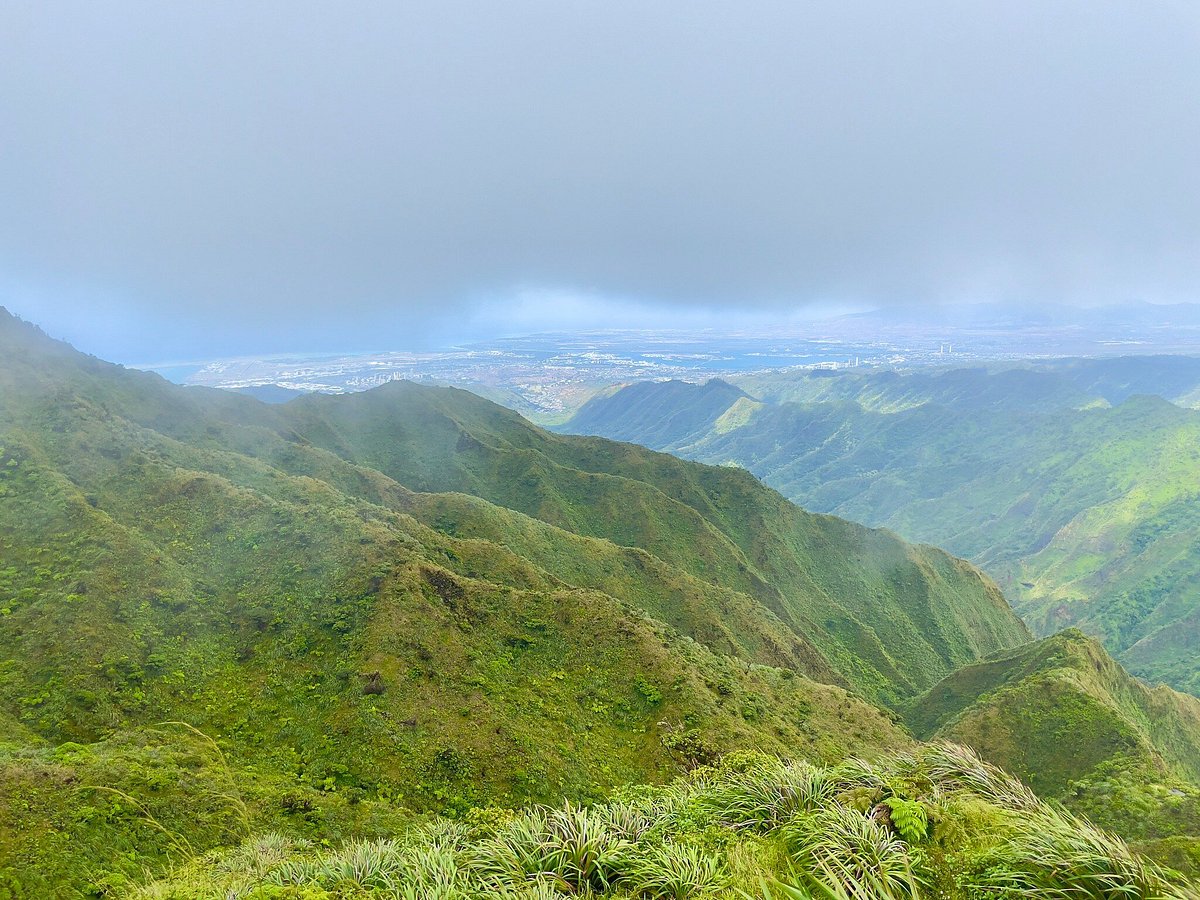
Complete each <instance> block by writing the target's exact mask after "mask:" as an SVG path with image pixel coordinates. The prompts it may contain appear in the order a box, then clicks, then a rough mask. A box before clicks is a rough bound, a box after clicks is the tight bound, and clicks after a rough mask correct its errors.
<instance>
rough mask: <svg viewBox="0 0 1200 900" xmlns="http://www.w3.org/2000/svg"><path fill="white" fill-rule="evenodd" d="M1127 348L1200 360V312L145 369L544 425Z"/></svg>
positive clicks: (1084, 314) (521, 342) (273, 394)
mask: <svg viewBox="0 0 1200 900" xmlns="http://www.w3.org/2000/svg"><path fill="white" fill-rule="evenodd" d="M1135 353H1136V354H1145V353H1177V354H1178V353H1183V354H1200V306H1197V305H1193V304H1179V305H1175V306H1155V305H1151V304H1133V305H1128V306H1121V307H1107V308H1098V309H1070V308H1061V307H1059V308H1051V309H1048V310H1043V311H1038V312H1036V313H1029V312H1025V313H1015V312H1014V311H1013V310H1012V309H1011V308H999V307H989V306H977V307H961V308H957V309H954V310H952V311H951V312H949V313H947V312H946V311H938V312H931V311H929V310H921V309H916V310H914V309H890V310H882V311H878V312H874V313H866V314H858V315H847V316H839V317H835V318H830V319H826V320H822V321H817V322H807V323H804V324H789V325H786V326H781V327H778V328H764V327H758V328H754V329H746V330H731V331H720V330H716V329H711V330H691V331H685V330H679V331H663V330H657V331H643V330H621V329H613V330H608V331H592V332H580V333H546V334H533V335H527V336H522V337H511V338H504V339H498V340H493V341H489V342H487V343H476V344H465V345H462V346H457V347H449V348H446V349H444V350H441V351H436V352H404V351H379V352H362V353H349V354H345V353H343V354H337V353H330V354H321V355H283V356H281V355H273V356H264V357H261V358H255V357H244V358H238V359H223V360H214V361H212V362H208V363H197V364H192V365H187V366H161V367H153V369H154V370H155V371H158V372H160V373H161V374H163V375H164V376H166V377H168V378H171V379H172V380H175V381H180V382H182V383H186V384H195V385H205V386H208V387H217V388H225V389H229V390H239V391H244V392H247V393H251V394H254V395H256V396H259V397H260V398H261V399H265V400H269V401H283V400H287V399H289V398H291V397H292V396H295V395H297V394H299V393H307V392H314V391H315V392H323V393H347V392H351V391H362V390H367V389H369V388H373V387H377V386H379V385H381V384H384V383H386V382H388V381H395V380H400V379H406V380H412V381H419V382H425V383H433V384H445V385H455V386H459V387H464V388H468V389H470V390H473V391H475V392H476V393H480V394H482V395H484V396H487V397H489V398H490V399H493V400H496V401H497V402H500V403H503V404H505V405H507V406H510V407H512V408H514V409H517V410H519V411H521V412H522V413H524V414H526V415H528V416H530V417H531V418H534V419H535V420H538V421H541V422H544V423H545V422H555V421H560V420H562V419H564V418H565V417H567V416H568V415H570V413H571V412H573V411H574V410H575V409H576V408H578V407H579V406H580V405H581V404H582V403H583V402H584V401H586V400H587V399H588V397H590V396H592V395H593V394H594V393H595V392H596V391H597V390H600V389H602V388H604V387H607V386H610V385H614V384H622V383H627V382H630V381H640V380H653V379H668V378H679V379H684V380H688V381H698V380H704V379H707V378H711V377H720V376H732V375H738V374H746V373H751V372H761V371H769V370H780V369H789V368H823V369H847V368H854V367H860V368H861V367H888V368H907V367H915V366H930V365H967V364H979V363H982V362H1003V361H1013V360H1021V359H1043V358H1048V357H1061V356H1113V355H1125V354H1135Z"/></svg>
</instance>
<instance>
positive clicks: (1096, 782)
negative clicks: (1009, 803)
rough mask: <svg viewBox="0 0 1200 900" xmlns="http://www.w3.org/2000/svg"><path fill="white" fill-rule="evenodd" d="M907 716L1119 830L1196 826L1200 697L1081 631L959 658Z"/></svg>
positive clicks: (1176, 832)
mask: <svg viewBox="0 0 1200 900" xmlns="http://www.w3.org/2000/svg"><path fill="white" fill-rule="evenodd" d="M906 718H907V721H908V723H909V724H910V726H911V727H912V728H913V731H914V732H915V733H916V734H917V735H918V736H919V737H921V738H923V739H926V740H930V739H935V740H949V741H955V742H958V743H962V744H966V745H968V746H971V747H973V748H974V749H976V750H977V751H978V752H979V753H980V754H982V755H983V756H984V757H985V758H987V759H989V760H991V761H993V762H995V763H996V764H998V765H1001V766H1003V767H1004V768H1005V769H1006V770H1008V771H1010V772H1012V773H1014V774H1016V775H1019V776H1020V777H1021V779H1022V780H1023V781H1025V782H1026V783H1028V784H1030V785H1032V786H1033V787H1034V788H1035V789H1036V790H1037V791H1038V793H1039V794H1040V795H1042V796H1045V797H1053V798H1057V799H1060V800H1062V801H1065V802H1066V803H1067V804H1068V805H1070V806H1072V807H1073V808H1075V809H1077V810H1079V811H1080V812H1083V813H1084V814H1086V815H1088V816H1089V818H1091V819H1092V820H1093V821H1099V822H1104V823H1105V824H1106V825H1108V826H1109V827H1116V828H1119V829H1120V830H1121V831H1122V833H1124V834H1127V835H1136V836H1137V837H1139V838H1142V839H1144V840H1164V839H1170V838H1177V837H1179V836H1181V835H1197V834H1200V791H1198V790H1197V785H1200V742H1198V741H1197V736H1198V735H1200V700H1197V699H1196V698H1194V697H1191V696H1189V695H1187V694H1181V693H1178V692H1176V691H1173V690H1171V689H1170V688H1167V687H1164V686H1159V687H1156V688H1149V687H1147V686H1146V685H1145V684H1143V683H1142V682H1140V681H1137V680H1135V679H1133V678H1131V677H1130V676H1129V675H1128V674H1127V673H1126V672H1125V671H1124V670H1123V669H1121V667H1120V666H1119V665H1118V664H1117V663H1116V662H1115V661H1114V660H1113V659H1112V657H1110V656H1109V655H1108V653H1106V652H1105V650H1104V648H1103V647H1102V646H1101V645H1100V644H1099V643H1098V642H1097V641H1095V640H1094V639H1091V638H1088V637H1086V636H1084V634H1083V633H1082V632H1080V631H1078V630H1075V629H1071V630H1068V631H1065V632H1062V633H1061V634H1058V635H1055V636H1053V637H1049V638H1045V639H1043V640H1041V641H1038V642H1036V643H1033V644H1028V645H1026V646H1024V647H1019V648H1017V649H1016V650H1009V651H1003V652H1001V653H999V654H997V655H996V656H993V657H991V658H989V659H986V660H984V661H982V662H979V663H975V664H973V665H970V666H964V667H963V668H962V669H960V670H959V671H957V672H955V673H953V674H952V675H950V676H948V677H947V678H945V679H944V680H943V681H941V682H940V683H938V684H937V685H935V686H934V687H933V688H931V689H930V690H929V691H928V692H927V693H926V694H924V695H923V696H921V697H919V698H918V699H917V700H915V701H914V702H913V703H912V705H911V706H910V707H909V709H908V710H907V713H906Z"/></svg>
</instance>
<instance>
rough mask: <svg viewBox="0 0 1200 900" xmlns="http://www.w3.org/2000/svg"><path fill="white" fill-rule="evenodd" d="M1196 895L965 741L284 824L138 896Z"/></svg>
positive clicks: (738, 758) (439, 899) (755, 760)
mask: <svg viewBox="0 0 1200 900" xmlns="http://www.w3.org/2000/svg"><path fill="white" fill-rule="evenodd" d="M581 894H582V895H586V896H597V897H628V898H635V897H641V898H663V900H683V898H688V897H696V898H699V897H714V898H717V897H726V898H744V897H750V898H835V900H836V898H859V900H867V898H872V900H890V898H906V900H908V898H917V897H939V898H947V900H950V898H963V900H966V898H981V900H982V898H994V897H1003V898H1017V897H1040V898H1062V900H1074V898H1079V897H1092V898H1109V897H1111V898H1117V897H1130V898H1135V897H1136V898H1141V900H1155V898H1164V900H1165V898H1180V900H1182V898H1194V897H1197V896H1200V894H1197V893H1196V890H1195V888H1194V887H1193V886H1189V883H1188V881H1187V879H1185V878H1184V877H1183V876H1182V875H1180V874H1179V873H1178V872H1172V871H1170V870H1168V869H1164V868H1161V867H1159V866H1157V865H1155V864H1153V863H1151V862H1148V861H1147V860H1146V859H1144V858H1142V857H1141V856H1139V854H1137V853H1136V852H1135V851H1133V850H1131V849H1130V848H1129V847H1128V846H1126V845H1125V844H1124V843H1123V842H1122V841H1121V840H1120V839H1118V838H1115V837H1113V836H1112V835H1110V834H1107V833H1105V832H1103V831H1100V830H1099V829H1097V828H1095V827H1094V826H1092V825H1090V824H1089V823H1087V822H1086V821H1084V820H1081V819H1077V818H1074V817H1073V816H1071V815H1070V814H1068V813H1066V812H1064V811H1062V810H1061V809H1060V808H1058V807H1055V806H1051V805H1048V804H1046V803H1044V802H1042V801H1040V800H1038V799H1037V797H1036V796H1034V795H1033V794H1032V792H1030V791H1029V790H1028V788H1026V787H1025V786H1024V785H1023V784H1021V783H1020V782H1019V781H1017V780H1015V779H1013V778H1011V777H1010V776H1007V775H1005V774H1003V773H1002V772H1001V771H999V770H997V769H995V768H993V767H991V766H989V765H987V764H985V763H983V762H982V761H981V760H980V759H979V758H978V757H977V756H975V755H974V754H973V753H971V752H970V751H968V750H965V749H963V748H960V747H955V746H953V745H930V746H926V747H924V748H922V749H921V750H920V751H918V752H916V753H912V754H903V755H899V756H895V757H892V758H891V759H889V760H888V761H887V762H886V763H882V764H876V765H872V764H870V763H866V762H863V761H861V760H857V759H852V760H849V761H847V762H844V763H842V764H840V765H836V766H827V767H822V766H814V765H811V764H808V763H804V762H785V761H781V760H779V759H777V758H774V757H769V756H765V755H763V754H759V753H736V754H730V755H728V756H726V757H724V758H723V759H722V760H721V761H720V762H719V763H717V764H715V765H713V766H701V767H699V768H696V769H694V770H693V771H692V772H691V773H690V774H688V775H687V776H685V777H682V778H680V779H677V780H676V781H674V782H672V783H671V784H669V785H667V786H665V787H657V788H654V787H645V788H629V789H626V790H624V791H623V792H621V794H620V796H619V797H617V798H616V799H614V800H611V801H609V802H607V803H601V804H597V805H594V806H591V807H581V806H574V805H572V804H570V803H568V804H566V805H561V806H556V807H533V808H528V809H524V810H518V811H508V810H501V809H495V808H491V809H477V810H472V811H471V812H470V813H468V814H467V815H466V816H465V817H464V818H463V819H462V820H460V821H447V820H434V821H430V822H425V823H421V824H417V825H414V826H413V827H411V828H410V829H408V830H406V831H404V832H403V833H401V834H398V835H394V836H390V837H387V838H384V839H380V840H373V841H357V842H352V843H348V844H345V845H342V846H339V847H336V848H331V849H325V850H322V849H319V848H316V847H313V846H312V845H311V844H310V843H308V842H305V841H297V840H295V839H291V838H288V837H285V836H283V835H280V834H264V835H259V836H257V837H255V838H253V839H251V840H249V841H247V842H245V843H244V844H242V845H241V846H240V847H238V848H237V849H235V850H232V851H223V852H219V853H215V854H209V855H206V856H203V857H199V858H195V859H193V860H191V861H190V862H188V863H186V864H184V865H183V866H181V867H180V868H179V869H178V870H177V871H176V872H175V873H173V875H172V876H171V877H169V878H167V879H165V880H162V881H159V882H156V883H154V884H152V885H149V886H146V887H144V888H142V889H141V890H140V891H137V892H135V893H134V894H133V895H132V896H134V897H137V898H140V900H202V898H203V900H208V898H212V900H217V898H230V900H232V898H245V900H249V898H261V900H266V898H285V897H290V898H305V900H318V898H335V897H337V898H350V897H360V898H369V897H379V898H405V900H409V898H412V900H417V898H421V900H469V898H472V900H473V898H479V900H483V898H490V897H501V898H513V900H516V898H538V900H549V898H554V897H568V896H578V895H581Z"/></svg>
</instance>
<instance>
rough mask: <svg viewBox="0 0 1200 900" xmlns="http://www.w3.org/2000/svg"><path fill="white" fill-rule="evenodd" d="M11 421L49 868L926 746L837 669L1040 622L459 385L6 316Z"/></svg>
mask: <svg viewBox="0 0 1200 900" xmlns="http://www.w3.org/2000/svg"><path fill="white" fill-rule="evenodd" d="M0 447H3V450H0V473H2V474H0V548H2V551H3V552H2V556H0V559H2V568H0V651H2V654H0V660H2V662H0V710H2V715H0V723H3V728H0V741H2V742H3V748H4V749H3V761H2V762H0V773H3V779H4V782H3V785H2V786H0V791H2V792H3V794H4V796H5V797H7V798H9V799H10V800H11V801H12V802H9V803H6V804H4V805H3V807H0V853H2V854H3V858H4V859H5V861H6V862H5V865H6V867H7V869H8V871H9V872H10V873H20V875H19V876H18V875H15V874H14V875H12V877H19V878H20V879H23V880H22V881H21V883H23V884H24V883H26V882H27V881H28V879H29V878H35V879H49V881H47V882H45V883H44V884H43V883H42V882H37V884H39V885H40V887H39V888H38V890H42V891H43V892H48V891H49V890H50V889H51V888H50V887H48V886H47V885H57V884H60V883H66V884H72V885H76V886H78V885H82V884H86V883H88V882H95V883H102V882H104V880H105V879H106V878H109V877H110V876H109V875H106V874H105V872H116V873H118V874H120V873H121V872H125V873H130V872H139V871H141V869H142V868H143V866H145V865H155V864H159V863H161V862H162V861H163V860H164V859H166V858H167V857H168V856H170V855H171V853H173V852H176V851H178V848H179V847H182V846H186V847H189V848H191V849H192V850H196V851H200V850H203V849H205V848H206V847H207V846H211V845H214V844H220V843H222V842H225V841H227V840H229V839H230V836H231V835H234V834H236V833H238V832H237V829H241V830H242V831H244V830H245V829H247V828H258V827H262V826H270V827H275V825H276V824H277V820H278V819H279V818H280V817H281V816H282V817H284V818H285V819H286V821H287V822H289V823H291V826H292V827H293V828H294V829H297V830H299V832H300V833H301V834H306V833H310V832H311V833H312V834H314V835H315V836H319V837H320V838H323V839H327V840H332V839H336V838H337V837H338V836H339V835H344V834H348V833H351V832H353V833H359V829H362V828H367V827H368V826H370V827H385V825H386V823H389V822H392V821H393V820H394V818H395V817H396V816H397V815H401V814H402V813H401V812H400V811H401V810H402V809H416V810H436V811H440V812H444V813H447V814H460V813H461V812H463V811H465V810H466V809H469V808H470V807H472V806H475V805H480V804H487V803H519V802H523V801H529V800H536V801H545V802H549V801H554V800H557V799H560V798H562V797H564V796H566V797H571V798H573V799H575V800H577V801H578V800H590V799H599V798H601V797H604V796H606V795H607V794H608V793H609V792H610V791H611V790H612V789H614V788H615V787H617V786H619V785H622V784H626V783H630V782H637V781H646V780H657V779H662V778H666V777H668V776H669V775H670V774H671V773H672V772H674V771H677V769H678V767H679V766H680V765H682V764H684V763H685V762H687V761H688V760H691V759H693V758H707V757H709V756H710V755H711V754H713V753H715V752H718V751H725V750H730V749H735V748H738V747H749V746H754V747H759V748H762V749H764V750H769V751H773V752H778V753H789V754H792V753H796V752H801V751H802V752H803V754H804V755H805V756H806V757H808V758H812V759H817V760H822V759H824V760H836V759H838V758H841V757H842V756H844V755H845V754H846V753H847V752H849V751H851V750H852V749H853V750H857V751H859V752H869V751H870V750H871V749H872V748H873V749H875V750H880V749H883V748H885V747H895V746H906V745H908V744H909V743H910V739H909V738H907V737H906V736H905V735H904V734H903V733H902V732H901V731H900V730H899V729H898V728H897V726H896V725H895V724H894V723H893V721H892V718H891V717H890V716H889V715H888V714H885V713H883V712H880V711H879V710H878V709H876V708H874V707H872V706H871V705H869V704H868V703H867V702H866V701H865V700H863V699H860V698H859V697H858V696H856V695H854V694H851V693H848V692H847V691H846V690H845V689H844V688H843V687H841V686H851V685H853V686H857V687H858V689H859V691H860V692H862V693H869V694H871V695H872V696H875V697H878V698H889V699H893V700H895V701H897V702H898V701H899V700H901V699H903V698H905V697H909V696H913V695H915V694H916V693H918V692H919V691H921V690H923V689H925V688H926V687H928V686H929V685H931V684H932V683H934V682H935V681H937V680H938V679H939V678H941V677H943V676H944V675H945V674H947V673H948V672H949V671H951V670H952V669H953V668H954V667H955V666H957V665H959V664H961V663H963V662H969V661H973V660H974V659H977V658H979V657H981V656H983V655H985V654H986V653H988V652H992V651H994V650H997V649H1001V648H1003V647H1006V646H1012V645H1014V644H1016V643H1018V642H1020V641H1021V640H1022V639H1023V638H1024V632H1023V629H1022V627H1021V626H1020V624H1019V623H1018V622H1017V620H1016V619H1015V617H1013V616H1012V614H1011V613H1010V612H1009V610H1008V609H1007V607H1006V606H1005V604H1004V603H1003V600H1002V598H1001V597H1000V595H999V593H998V591H997V590H996V589H995V587H994V586H993V585H992V584H990V583H989V582H988V581H987V580H986V579H985V578H983V577H982V576H981V575H980V573H979V572H978V571H977V570H975V569H973V568H971V567H970V566H968V565H966V564H964V563H961V562H959V561H957V560H954V559H952V558H951V557H948V556H946V555H945V554H943V553H940V552H938V551H934V550H931V549H927V548H915V547H910V546H908V545H905V544H903V543H902V542H900V541H898V540H896V539H895V538H893V537H890V536H888V535H886V534H881V533H878V532H871V531H869V530H867V529H863V528H861V527H859V526H854V525H851V524H849V523H845V522H841V521H838V520H834V519H831V518H828V517H820V516H810V515H808V514H806V513H804V512H802V511H801V510H799V509H797V508H795V507H793V506H792V505H791V504H789V503H787V502H786V501H784V500H783V499H782V498H780V497H779V496H778V495H777V494H775V493H773V492H771V491H769V490H767V489H764V488H762V487H761V486H759V485H758V484H757V482H755V481H754V480H753V479H752V478H751V477H749V476H748V475H745V474H744V473H738V472H731V471H726V470H720V469H710V468H706V467H702V466H696V465H693V464H688V463H682V462H679V461H677V460H675V459H673V458H672V457H669V456H665V455H661V454H653V453H649V452H647V451H643V450H637V449H635V448H629V447H624V446H620V445H613V444H609V443H607V442H604V441H599V440H594V439H586V440H585V439H566V438H559V437H555V436H553V435H548V434H546V433H545V432H542V431H540V430H538V429H536V428H534V427H532V426H530V425H528V423H526V422H525V421H524V420H522V419H520V418H519V417H518V416H516V415H514V414H512V413H509V412H507V411H505V410H502V409H500V408H499V407H495V406H493V405H492V404H490V403H487V402H485V401H482V400H479V399H478V398H476V397H474V396H473V395H470V394H466V393H464V392H458V391H449V390H444V389H433V388H425V389H421V388H416V387H412V386H406V385H398V386H396V387H394V388H391V389H388V390H382V391H379V392H376V393H375V394H374V395H373V396H372V395H362V396H356V397H350V398H343V399H338V398H310V399H306V400H304V401H298V402H296V403H294V404H288V405H286V406H283V407H268V406H265V405H263V404H262V403H259V402H257V401H255V400H253V399H250V398H247V397H240V396H236V395H230V394H225V393H223V392H216V391H205V390H195V389H184V388H179V387H175V386H172V385H169V384H167V383H166V382H164V381H162V380H161V379H159V378H157V377H154V376H149V375H145V374H143V373H138V372H131V371H125V370H122V369H120V368H119V367H115V366H111V365H108V364H105V363H102V362H100V361H97V360H94V359H89V358H87V357H84V356H82V355H80V354H78V353H76V352H74V351H73V350H71V349H70V348H69V347H66V346H65V345H61V344H58V343H55V342H53V341H50V340H49V339H47V338H46V337H45V336H43V335H41V334H40V333H38V332H36V331H35V330H34V329H32V328H31V327H29V326H26V325H24V324H23V323H20V322H18V321H16V320H14V319H12V318H10V317H7V316H6V315H5V316H4V317H3V318H0ZM406 484H407V485H409V486H411V487H412V488H416V489H418V490H421V491H426V492H428V491H465V492H470V493H471V494H474V495H476V496H468V494H467V493H414V492H413V491H412V490H410V489H409V488H408V487H406V486H405V485H406ZM884 615H886V616H887V617H888V618H890V619H891V620H894V622H896V623H899V624H898V628H899V632H898V633H899V634H900V635H902V636H903V641H898V640H893V639H892V638H891V637H890V636H887V635H884V636H880V635H877V634H876V633H875V632H874V630H873V629H872V628H871V625H870V623H871V622H872V621H882V620H884V619H883V618H882V617H883V616H884ZM905 622H907V623H908V624H907V625H906V624H904V623H905ZM960 622H961V623H963V624H959V623H960ZM934 623H936V625H937V627H932V625H933V624H934ZM967 623H977V625H975V626H974V627H968V625H967ZM893 676H895V677H893ZM839 685H841V686H839ZM163 722H186V723H187V724H188V726H190V727H192V728H197V729H199V730H200V731H201V732H202V733H203V734H206V735H211V736H216V737H217V739H218V741H217V744H216V745H215V746H213V747H208V745H207V744H205V742H204V741H203V740H200V738H199V736H198V735H197V734H195V733H193V732H192V731H190V730H189V728H185V727H184V726H181V725H162V724H160V723H163ZM197 741H199V743H197ZM206 748H207V749H206ZM217 750H219V751H220V752H219V754H217V755H216V756H214V755H213V754H214V753H216V751H217ZM197 792H199V793H200V794H201V795H203V796H204V797H208V798H210V799H211V805H212V816H213V817H216V818H215V819H214V818H211V817H207V816H206V815H204V814H203V813H204V809H205V808H206V807H205V806H204V805H203V804H194V795H195V794H196V793H197ZM317 795H320V796H317ZM231 797H232V798H237V799H238V802H237V803H235V804H233V806H234V807H236V809H237V811H238V812H237V816H236V817H234V819H233V821H232V823H225V819H226V818H228V817H229V815H230V809H231V807H230V806H229V804H228V798H231ZM331 797H332V798H336V799H333V800H331V799H330V798H331ZM193 807H194V808H193ZM217 820H220V821H221V822H222V823H224V824H221V826H220V827H216V826H215V825H214V824H213V823H214V822H215V821H217ZM372 823H375V824H372ZM234 826H236V828H235V827H234ZM168 835H170V836H171V837H170V839H168ZM176 835H178V836H179V837H176ZM68 847H80V848H85V847H92V848H96V850H97V851H98V855H93V854H91V853H88V852H80V853H78V854H72V853H68V852H66V848H68ZM102 849H103V852H99V851H101V850H102ZM109 850H111V851H113V852H111V853H109V852H108V851H109ZM118 851H119V852H118ZM112 877H116V876H112ZM28 890H34V888H32V887H29V888H28Z"/></svg>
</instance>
